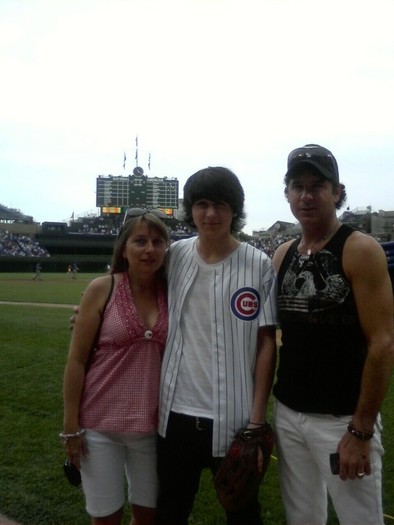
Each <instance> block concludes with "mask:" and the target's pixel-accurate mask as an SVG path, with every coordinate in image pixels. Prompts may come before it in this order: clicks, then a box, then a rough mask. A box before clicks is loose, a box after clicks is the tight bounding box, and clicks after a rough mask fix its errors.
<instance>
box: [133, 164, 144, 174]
mask: <svg viewBox="0 0 394 525" xmlns="http://www.w3.org/2000/svg"><path fill="white" fill-rule="evenodd" d="M133 173H134V175H143V174H144V170H143V169H142V168H140V167H139V166H137V167H136V168H134V169H133Z"/></svg>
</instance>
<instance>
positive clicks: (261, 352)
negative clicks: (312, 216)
mask: <svg viewBox="0 0 394 525" xmlns="http://www.w3.org/2000/svg"><path fill="white" fill-rule="evenodd" d="M184 209H185V222H186V223H188V224H189V225H190V226H192V227H194V228H196V229H197V233H198V235H197V236H196V237H193V238H191V239H187V240H182V241H179V242H177V243H174V244H173V245H172V246H171V248H170V253H169V266H168V297H169V299H168V301H169V302H168V306H169V336H168V339H167V345H166V349H165V353H164V359H163V365H162V377H161V395H160V407H159V413H160V422H159V434H160V435H161V437H159V448H158V454H159V459H158V471H159V481H160V489H161V490H160V496H159V502H158V509H157V511H158V523H159V524H160V525H187V523H188V518H189V515H190V513H191V511H192V507H193V502H194V499H195V496H196V493H197V491H198V486H199V481H200V475H201V471H202V469H203V468H204V467H209V468H211V470H212V471H213V472H214V471H215V469H216V468H217V465H218V461H217V460H218V458H222V457H223V456H225V454H226V452H227V450H228V447H229V446H230V443H231V441H232V439H233V438H234V435H235V433H236V432H237V430H239V428H241V427H249V428H258V427H259V426H260V425H262V424H263V423H264V422H265V420H266V411H267V402H268V398H269V394H270V391H271V386H272V382H273V376H274V370H275V363H276V345H275V325H276V322H277V319H276V304H275V302H276V288H275V277H274V272H273V269H272V265H271V261H270V259H269V258H268V257H267V256H266V255H265V254H264V253H263V252H261V251H260V250H257V249H255V248H253V247H252V246H250V245H248V244H246V243H240V242H239V241H238V240H237V239H236V238H235V237H234V233H236V232H238V231H240V230H241V228H242V226H243V224H244V218H245V213H244V192H243V189H242V186H241V184H240V183H239V180H238V178H237V177H236V176H235V175H234V173H232V172H231V171H230V170H228V169H226V168H222V167H212V168H211V167H210V168H206V169H203V170H200V171H198V172H197V173H195V174H194V175H192V176H191V177H190V178H189V179H188V180H187V182H186V184H185V187H184ZM227 520H228V523H229V524H231V525H258V524H260V523H261V517H260V506H259V503H258V494H257V493H256V494H254V495H253V498H252V499H251V500H250V504H247V505H246V507H244V508H242V509H239V510H238V511H237V512H233V513H227Z"/></svg>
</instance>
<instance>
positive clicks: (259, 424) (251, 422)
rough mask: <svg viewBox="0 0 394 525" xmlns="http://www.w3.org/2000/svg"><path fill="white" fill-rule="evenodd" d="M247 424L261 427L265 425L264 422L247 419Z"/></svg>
mask: <svg viewBox="0 0 394 525" xmlns="http://www.w3.org/2000/svg"><path fill="white" fill-rule="evenodd" d="M249 425H256V426H257V427H263V426H264V425H265V422H264V423H255V422H254V421H249Z"/></svg>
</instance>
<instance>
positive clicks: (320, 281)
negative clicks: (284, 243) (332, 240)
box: [278, 249, 351, 324]
mask: <svg viewBox="0 0 394 525" xmlns="http://www.w3.org/2000/svg"><path fill="white" fill-rule="evenodd" d="M349 294H351V289H350V285H349V282H348V281H347V280H346V278H345V276H344V275H343V273H342V270H341V266H340V264H339V261H338V259H337V257H336V256H335V255H334V254H333V253H332V252H330V251H327V250H324V249H323V250H321V251H320V252H317V253H315V254H312V255H311V256H310V257H309V258H306V257H305V256H302V255H300V254H299V253H298V252H297V251H295V252H294V254H293V257H292V260H291V263H290V265H289V267H288V269H287V271H286V273H285V275H284V277H283V282H282V286H281V290H280V293H279V298H278V304H279V310H280V311H281V317H282V318H283V317H284V318H286V317H287V316H286V313H288V315H290V316H291V318H292V321H294V320H295V318H297V317H302V318H305V315H307V316H308V322H311V321H312V322H313V321H314V322H316V323H319V318H320V315H321V312H324V319H325V323H327V321H328V318H327V317H326V316H327V315H330V310H331V309H332V312H331V316H332V319H331V322H338V321H339V322H340V324H343V322H344V318H343V317H342V315H343V310H342V309H341V308H339V309H338V307H340V306H344V303H346V299H347V298H348V297H349ZM341 317H342V319H341Z"/></svg>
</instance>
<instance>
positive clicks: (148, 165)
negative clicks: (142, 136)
mask: <svg viewBox="0 0 394 525" xmlns="http://www.w3.org/2000/svg"><path fill="white" fill-rule="evenodd" d="M148 168H149V170H150V153H149V159H148Z"/></svg>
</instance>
